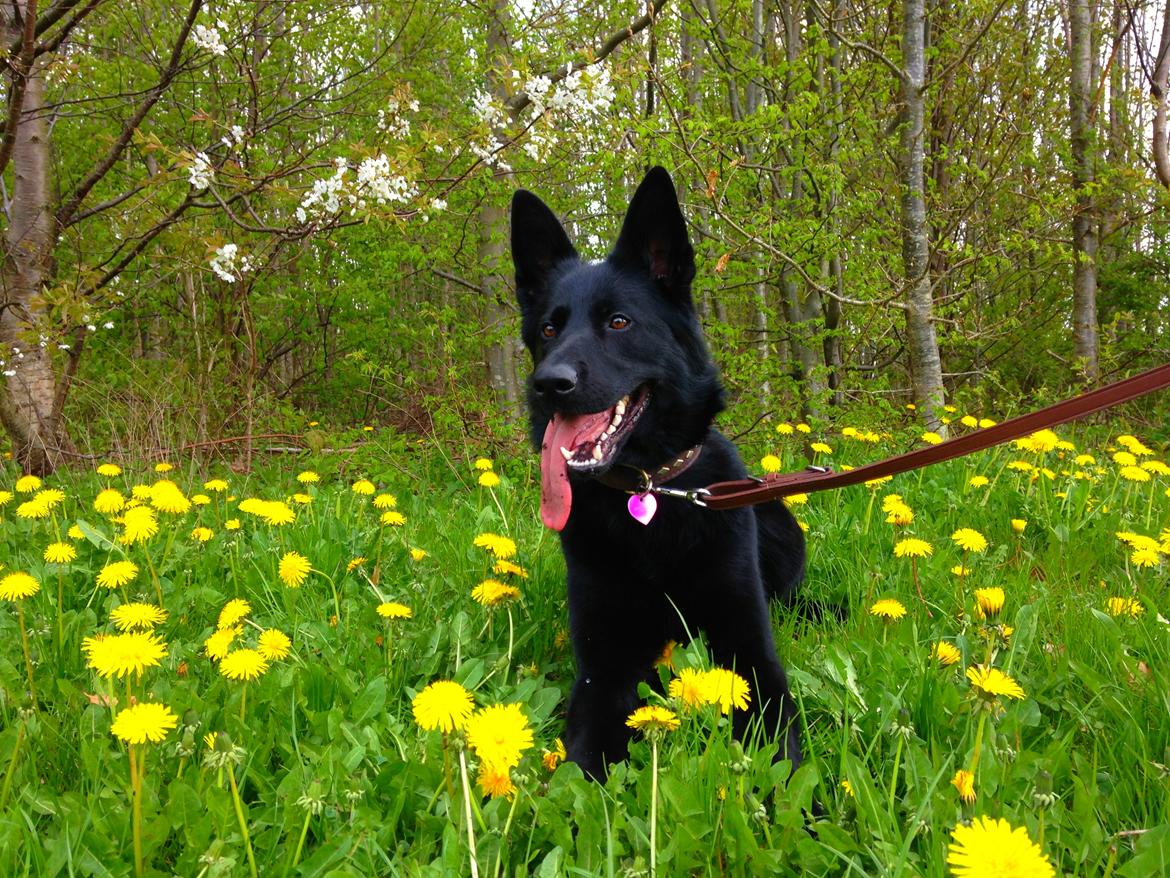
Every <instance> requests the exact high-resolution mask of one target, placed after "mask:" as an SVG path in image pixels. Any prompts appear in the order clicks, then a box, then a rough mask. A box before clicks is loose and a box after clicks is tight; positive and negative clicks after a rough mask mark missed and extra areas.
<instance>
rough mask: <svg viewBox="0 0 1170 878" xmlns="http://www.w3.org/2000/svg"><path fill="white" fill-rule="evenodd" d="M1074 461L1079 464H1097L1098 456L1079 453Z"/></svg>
mask: <svg viewBox="0 0 1170 878" xmlns="http://www.w3.org/2000/svg"><path fill="white" fill-rule="evenodd" d="M1073 463H1075V464H1076V465H1077V466H1096V465H1097V458H1095V457H1093V455H1091V454H1078V455H1077V456H1076V457H1074V458H1073Z"/></svg>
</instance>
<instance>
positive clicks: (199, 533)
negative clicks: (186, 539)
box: [191, 527, 215, 543]
mask: <svg viewBox="0 0 1170 878" xmlns="http://www.w3.org/2000/svg"><path fill="white" fill-rule="evenodd" d="M213 536H215V532H214V531H213V530H212V529H211V528H209V527H197V528H195V529H194V530H192V531H191V539H193V540H195V542H197V543H206V542H207V541H208V540H210V539H211V538H212V537H213Z"/></svg>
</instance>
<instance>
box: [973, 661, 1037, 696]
mask: <svg viewBox="0 0 1170 878" xmlns="http://www.w3.org/2000/svg"><path fill="white" fill-rule="evenodd" d="M967 679H968V680H970V681H971V685H972V686H973V687H974V688H975V690H976V692H977V694H978V695H979V697H980V698H983V699H985V700H987V701H995V699H997V698H999V697H1000V696H1003V697H1004V698H1016V699H1019V698H1023V697H1024V690H1023V689H1022V688H1021V687H1020V684H1019V683H1017V682H1016V681H1015V680H1013V679H1012V678H1011V677H1009V676H1008V675H1007V674H1005V673H1004V672H1003V671H1001V670H1000V669H999V668H991V667H988V666H987V665H975V666H974V667H971V668H967Z"/></svg>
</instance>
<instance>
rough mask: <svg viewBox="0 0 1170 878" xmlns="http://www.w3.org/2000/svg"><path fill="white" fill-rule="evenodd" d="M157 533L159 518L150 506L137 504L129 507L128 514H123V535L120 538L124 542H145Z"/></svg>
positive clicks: (130, 543) (132, 543)
mask: <svg viewBox="0 0 1170 878" xmlns="http://www.w3.org/2000/svg"><path fill="white" fill-rule="evenodd" d="M156 533H158V519H157V518H156V517H155V515H154V510H153V509H151V508H150V507H149V506H135V507H134V508H133V509H127V510H126V514H125V515H123V516H122V536H121V537H120V538H119V539H120V540H121V541H122V542H123V543H127V544H129V545H134V544H135V543H144V542H146V541H147V540H149V539H150V538H151V537H153V536H154V535H155V534H156Z"/></svg>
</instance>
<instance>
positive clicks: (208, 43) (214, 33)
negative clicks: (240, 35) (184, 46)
mask: <svg viewBox="0 0 1170 878" xmlns="http://www.w3.org/2000/svg"><path fill="white" fill-rule="evenodd" d="M218 24H219V25H221V26H222V25H223V22H218ZM191 42H193V43H194V44H195V45H196V46H198V47H199V48H200V49H204V50H206V51H208V52H210V53H211V54H213V55H226V54H227V46H226V45H225V44H224V41H223V37H221V36H220V35H219V30H218V29H216V28H214V27H208V26H207V25H205V24H197V25H195V27H193V28H191Z"/></svg>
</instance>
